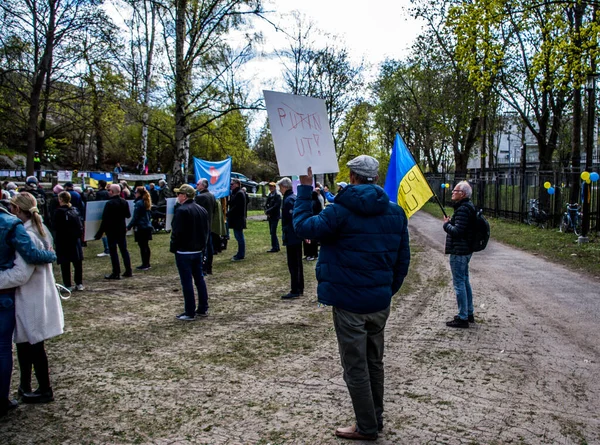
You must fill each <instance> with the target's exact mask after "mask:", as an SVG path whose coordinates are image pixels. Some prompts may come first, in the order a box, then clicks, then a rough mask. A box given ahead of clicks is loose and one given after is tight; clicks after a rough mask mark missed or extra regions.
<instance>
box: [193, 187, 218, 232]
mask: <svg viewBox="0 0 600 445" xmlns="http://www.w3.org/2000/svg"><path fill="white" fill-rule="evenodd" d="M194 201H196V204H198V205H199V206H200V207H204V209H205V210H206V213H208V226H209V227H210V226H211V223H212V217H213V215H214V213H215V208H216V207H217V201H216V199H215V195H213V194H212V193H211V192H209V191H208V190H206V189H204V190H202V191H201V192H200V194H198V195H196V198H195V199H194Z"/></svg>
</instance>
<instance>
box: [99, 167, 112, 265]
mask: <svg viewBox="0 0 600 445" xmlns="http://www.w3.org/2000/svg"><path fill="white" fill-rule="evenodd" d="M109 198H110V195H109V194H108V190H106V181H105V180H104V179H100V180H99V181H98V191H97V192H96V201H108V200H109ZM102 245H103V246H104V252H101V253H99V254H98V255H96V256H99V257H105V256H110V250H109V249H108V239H107V238H106V237H105V236H103V237H102Z"/></svg>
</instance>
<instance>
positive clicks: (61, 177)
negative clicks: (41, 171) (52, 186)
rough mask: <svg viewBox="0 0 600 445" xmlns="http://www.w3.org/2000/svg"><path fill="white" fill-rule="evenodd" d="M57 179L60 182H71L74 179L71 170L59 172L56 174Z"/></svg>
mask: <svg viewBox="0 0 600 445" xmlns="http://www.w3.org/2000/svg"><path fill="white" fill-rule="evenodd" d="M56 179H57V181H58V182H69V181H71V179H72V172H70V171H69V170H59V171H57V172H56Z"/></svg>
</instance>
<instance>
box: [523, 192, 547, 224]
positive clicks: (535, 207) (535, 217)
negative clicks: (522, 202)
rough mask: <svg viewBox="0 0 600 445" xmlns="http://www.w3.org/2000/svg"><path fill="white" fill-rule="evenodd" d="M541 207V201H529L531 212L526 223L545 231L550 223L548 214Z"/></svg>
mask: <svg viewBox="0 0 600 445" xmlns="http://www.w3.org/2000/svg"><path fill="white" fill-rule="evenodd" d="M539 205H540V202H539V200H537V199H530V200H529V211H528V212H527V216H526V218H525V222H526V223H527V224H529V225H530V226H532V225H536V226H538V227H540V228H542V229H545V228H546V223H547V222H548V214H547V213H546V212H545V211H543V210H542V209H540V207H539Z"/></svg>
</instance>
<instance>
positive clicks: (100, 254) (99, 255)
mask: <svg viewBox="0 0 600 445" xmlns="http://www.w3.org/2000/svg"><path fill="white" fill-rule="evenodd" d="M96 256H98V257H103V256H110V253H105V252H102V253H99V254H98V255H96Z"/></svg>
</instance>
